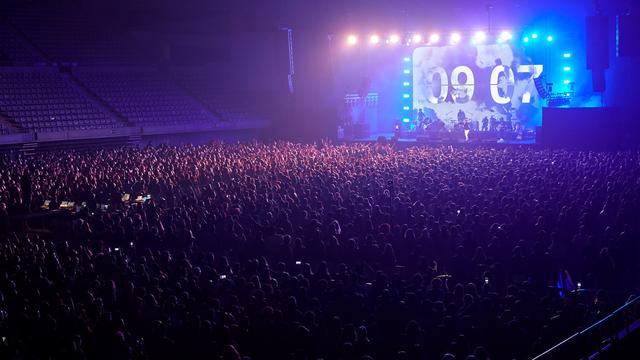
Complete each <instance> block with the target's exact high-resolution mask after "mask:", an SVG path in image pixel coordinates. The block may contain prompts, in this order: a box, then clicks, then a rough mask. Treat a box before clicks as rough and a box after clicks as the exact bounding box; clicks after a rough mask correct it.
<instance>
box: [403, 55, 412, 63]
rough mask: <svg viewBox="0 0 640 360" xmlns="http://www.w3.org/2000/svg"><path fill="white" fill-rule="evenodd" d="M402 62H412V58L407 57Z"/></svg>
mask: <svg viewBox="0 0 640 360" xmlns="http://www.w3.org/2000/svg"><path fill="white" fill-rule="evenodd" d="M402 60H403V61H404V62H411V58H410V57H408V56H407V57H405V58H403V59H402Z"/></svg>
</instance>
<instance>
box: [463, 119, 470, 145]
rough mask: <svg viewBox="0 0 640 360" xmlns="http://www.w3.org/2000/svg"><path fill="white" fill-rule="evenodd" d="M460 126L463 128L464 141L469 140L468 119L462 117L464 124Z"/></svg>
mask: <svg viewBox="0 0 640 360" xmlns="http://www.w3.org/2000/svg"><path fill="white" fill-rule="evenodd" d="M462 127H463V129H464V141H466V142H469V132H471V126H470V124H469V119H464V124H463V125H462Z"/></svg>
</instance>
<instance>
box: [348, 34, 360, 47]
mask: <svg viewBox="0 0 640 360" xmlns="http://www.w3.org/2000/svg"><path fill="white" fill-rule="evenodd" d="M357 43H358V37H357V36H356V35H353V34H352V35H349V36H347V45H349V46H353V45H355V44H357Z"/></svg>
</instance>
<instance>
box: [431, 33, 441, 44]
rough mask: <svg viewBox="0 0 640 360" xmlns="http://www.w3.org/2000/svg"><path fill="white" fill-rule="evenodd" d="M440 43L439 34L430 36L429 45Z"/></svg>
mask: <svg viewBox="0 0 640 360" xmlns="http://www.w3.org/2000/svg"><path fill="white" fill-rule="evenodd" d="M439 41H440V35H439V34H431V36H429V44H437V43H438V42H439Z"/></svg>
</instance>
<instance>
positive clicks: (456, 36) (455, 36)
mask: <svg viewBox="0 0 640 360" xmlns="http://www.w3.org/2000/svg"><path fill="white" fill-rule="evenodd" d="M460 40H462V36H460V34H458V33H453V34H451V41H450V42H451V44H452V45H455V44H457V43H459V42H460Z"/></svg>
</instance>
